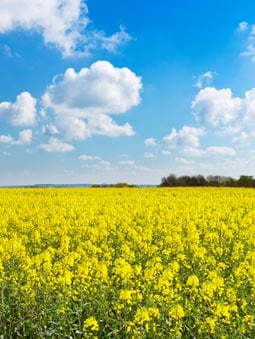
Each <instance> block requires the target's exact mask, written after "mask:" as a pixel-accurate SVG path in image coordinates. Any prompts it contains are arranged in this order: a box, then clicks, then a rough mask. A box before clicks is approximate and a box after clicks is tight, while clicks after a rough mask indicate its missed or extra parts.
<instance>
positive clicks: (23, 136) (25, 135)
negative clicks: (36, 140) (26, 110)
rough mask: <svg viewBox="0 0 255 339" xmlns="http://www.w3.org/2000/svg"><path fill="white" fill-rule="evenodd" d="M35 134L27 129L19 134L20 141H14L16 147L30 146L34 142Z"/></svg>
mask: <svg viewBox="0 0 255 339" xmlns="http://www.w3.org/2000/svg"><path fill="white" fill-rule="evenodd" d="M32 137H33V132H32V131H31V129H25V130H23V131H21V132H20V133H19V139H18V140H17V141H14V144H15V145H29V144H30V143H31V141H32Z"/></svg>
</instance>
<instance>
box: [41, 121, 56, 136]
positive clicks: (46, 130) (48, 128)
mask: <svg viewBox="0 0 255 339" xmlns="http://www.w3.org/2000/svg"><path fill="white" fill-rule="evenodd" d="M42 133H43V134H49V135H56V134H59V133H60V132H59V130H58V128H57V127H56V126H55V125H54V124H51V123H50V124H46V125H45V126H43V128H42Z"/></svg>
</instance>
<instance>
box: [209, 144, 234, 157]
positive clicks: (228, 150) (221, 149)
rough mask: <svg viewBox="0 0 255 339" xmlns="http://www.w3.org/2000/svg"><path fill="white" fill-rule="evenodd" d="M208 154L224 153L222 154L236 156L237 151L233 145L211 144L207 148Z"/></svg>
mask: <svg viewBox="0 0 255 339" xmlns="http://www.w3.org/2000/svg"><path fill="white" fill-rule="evenodd" d="M206 153H207V154H211V155H217V156H218V155H222V156H234V155H236V151H235V150H234V149H233V148H231V147H226V146H211V147H208V148H207V149H206Z"/></svg>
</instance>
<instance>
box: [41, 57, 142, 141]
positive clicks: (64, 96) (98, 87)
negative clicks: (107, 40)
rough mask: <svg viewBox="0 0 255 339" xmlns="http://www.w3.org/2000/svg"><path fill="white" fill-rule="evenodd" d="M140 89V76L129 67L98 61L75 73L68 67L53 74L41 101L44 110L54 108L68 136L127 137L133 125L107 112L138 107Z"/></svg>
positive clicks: (83, 137) (57, 119)
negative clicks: (117, 122)
mask: <svg viewBox="0 0 255 339" xmlns="http://www.w3.org/2000/svg"><path fill="white" fill-rule="evenodd" d="M141 89H142V82H141V78H140V77H138V76H136V74H135V73H133V72H132V71H131V70H129V69H128V68H126V67H124V68H117V67H114V66H113V65H112V64H111V63H109V62H107V61H98V62H95V63H94V64H92V65H91V67H90V68H82V69H81V70H80V71H79V72H77V73H76V72H75V70H74V69H72V68H69V69H67V71H66V72H65V74H64V75H63V76H58V77H55V79H54V80H53V83H52V84H51V85H50V86H49V87H48V89H47V91H46V92H45V94H44V95H43V97H42V102H43V105H44V109H51V110H53V112H54V114H55V118H56V122H55V123H56V125H57V127H58V128H59V129H60V130H62V131H63V132H64V134H65V135H66V136H67V137H69V138H70V139H85V138H87V137H89V136H90V135H93V134H101V135H107V136H113V137H114V136H119V135H128V136H129V135H133V134H134V131H133V128H132V126H131V125H130V124H128V123H126V124H124V125H122V126H119V125H117V124H116V123H115V122H114V121H113V120H112V118H111V117H109V116H108V115H109V114H121V113H125V112H127V111H128V110H129V109H131V108H132V107H134V106H137V105H138V104H139V103H140V100H141V98H140V91H141Z"/></svg>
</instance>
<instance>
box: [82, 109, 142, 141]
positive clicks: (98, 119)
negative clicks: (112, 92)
mask: <svg viewBox="0 0 255 339" xmlns="http://www.w3.org/2000/svg"><path fill="white" fill-rule="evenodd" d="M88 127H89V130H90V133H91V134H99V135H106V136H109V137H118V136H120V135H127V136H132V135H134V134H135V132H134V130H133V127H132V126H131V125H130V124H128V123H126V124H125V125H121V126H120V125H117V124H116V123H115V122H114V121H113V119H112V118H111V117H109V116H107V115H105V114H98V115H95V116H91V117H90V118H89V119H88Z"/></svg>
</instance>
